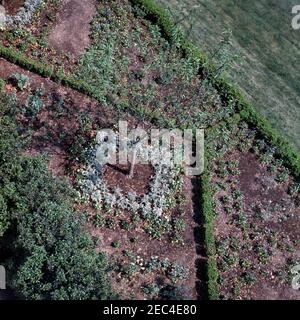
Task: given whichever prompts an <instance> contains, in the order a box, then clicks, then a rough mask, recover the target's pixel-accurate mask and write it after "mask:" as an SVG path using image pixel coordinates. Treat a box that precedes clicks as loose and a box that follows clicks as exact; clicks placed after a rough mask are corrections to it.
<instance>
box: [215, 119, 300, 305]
mask: <svg viewBox="0 0 300 320" xmlns="http://www.w3.org/2000/svg"><path fill="white" fill-rule="evenodd" d="M210 139H211V142H212V145H211V146H212V149H211V150H214V151H211V152H212V154H213V157H212V159H211V163H210V164H209V168H210V171H211V173H210V184H211V188H212V194H213V198H212V204H213V208H214V221H213V232H214V237H215V242H216V252H215V257H216V262H217V269H218V274H219V277H218V285H219V294H220V297H221V298H224V299H268V300H270V299H271V300H272V299H273V300H284V299H289V300H291V299H299V297H300V296H299V291H296V290H294V289H293V288H292V285H291V283H292V269H293V267H295V266H296V265H297V264H299V261H300V235H299V227H300V206H299V205H300V193H299V191H300V184H299V177H297V176H296V177H295V176H294V175H293V174H292V172H291V171H290V170H289V169H288V168H287V167H285V166H284V164H283V161H282V159H281V158H280V154H278V153H277V149H276V147H274V146H272V145H270V144H269V143H268V142H267V141H266V140H265V139H263V138H262V137H261V138H260V136H259V134H258V133H257V130H256V129H255V128H253V127H251V125H250V126H249V125H248V124H247V123H246V122H244V121H241V122H231V123H229V124H228V123H227V124H224V125H222V126H220V127H219V128H217V129H215V132H214V134H212V137H211V138H210Z"/></svg>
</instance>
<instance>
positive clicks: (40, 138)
mask: <svg viewBox="0 0 300 320" xmlns="http://www.w3.org/2000/svg"><path fill="white" fill-rule="evenodd" d="M13 73H22V74H25V75H27V76H28V77H29V78H30V91H28V90H27V91H23V92H20V91H16V89H15V88H14V87H13V86H12V85H11V84H8V85H7V86H6V90H7V91H11V92H16V93H17V96H18V98H19V100H20V101H21V102H22V103H25V101H26V99H27V97H28V95H29V94H30V92H32V91H34V90H35V89H37V88H40V87H41V86H43V87H44V89H45V92H46V94H45V97H44V98H43V102H44V104H45V108H43V109H42V110H41V112H40V113H39V114H38V116H37V119H36V120H35V122H34V124H33V125H34V127H33V130H34V134H33V141H32V145H31V147H30V148H29V149H28V150H27V152H29V153H30V154H37V153H47V154H48V155H49V156H50V163H49V165H50V168H51V169H52V170H53V172H54V173H55V174H57V175H64V174H65V173H66V170H67V171H68V170H69V169H70V168H69V167H68V166H69V163H68V161H67V159H66V157H67V154H66V149H67V148H68V147H70V146H71V145H72V143H73V141H74V139H76V134H77V130H78V122H77V118H76V115H78V114H79V113H85V114H86V115H90V116H91V117H93V118H94V119H95V122H98V123H99V124H101V123H103V121H104V122H105V123H106V124H107V123H108V121H107V119H111V118H112V117H111V114H110V115H109V114H108V113H107V112H106V111H105V110H104V109H103V108H102V107H101V106H100V105H99V103H98V102H96V101H95V100H93V99H90V98H88V97H86V96H84V95H82V94H80V93H78V92H77V91H74V90H71V89H69V88H66V87H63V86H59V85H58V84H56V83H54V82H53V81H51V80H49V79H45V78H42V77H40V76H38V75H36V74H33V73H31V72H28V71H25V70H23V69H21V68H19V67H18V66H16V65H14V64H11V63H9V62H7V61H6V60H4V59H0V77H2V78H3V79H6V80H8V83H9V79H10V77H11V76H12V74H13ZM58 98H60V99H63V100H64V102H65V104H64V110H62V113H63V114H62V115H60V116H57V115H56V114H55V110H52V109H51V106H52V104H53V101H54V100H56V99H58ZM24 124H25V125H26V122H24ZM93 131H95V130H93V128H91V134H92V133H93ZM62 133H64V136H63V137H62V135H61V134H62Z"/></svg>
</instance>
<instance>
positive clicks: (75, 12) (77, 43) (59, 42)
mask: <svg viewBox="0 0 300 320" xmlns="http://www.w3.org/2000/svg"><path fill="white" fill-rule="evenodd" d="M95 12H96V1H95V0H62V1H61V6H60V8H59V11H58V14H57V17H56V22H55V23H54V26H53V29H52V31H51V33H50V34H49V36H48V42H49V44H50V45H51V46H52V47H53V48H54V49H56V50H58V51H64V52H67V53H69V54H71V55H72V56H74V57H79V55H80V54H81V53H82V52H83V51H84V49H85V48H87V47H88V46H89V44H90V38H89V34H90V23H91V21H92V18H93V16H94V14H95Z"/></svg>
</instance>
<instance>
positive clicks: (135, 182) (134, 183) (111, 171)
mask: <svg viewBox="0 0 300 320" xmlns="http://www.w3.org/2000/svg"><path fill="white" fill-rule="evenodd" d="M104 170H105V171H104V179H105V181H106V182H107V184H108V185H109V186H110V187H111V188H114V187H115V186H118V187H119V188H120V189H121V190H122V191H123V192H125V193H129V192H135V193H136V194H138V195H143V194H145V193H146V192H147V191H148V189H149V181H150V179H151V177H152V175H153V173H154V170H153V167H152V166H151V165H143V164H136V165H135V168H134V177H133V178H130V177H129V176H128V170H129V166H121V165H107V166H106V167H105V169H104Z"/></svg>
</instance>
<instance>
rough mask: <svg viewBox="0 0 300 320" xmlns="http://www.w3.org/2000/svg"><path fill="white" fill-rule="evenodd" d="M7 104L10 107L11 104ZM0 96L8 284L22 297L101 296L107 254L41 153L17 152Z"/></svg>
mask: <svg viewBox="0 0 300 320" xmlns="http://www.w3.org/2000/svg"><path fill="white" fill-rule="evenodd" d="M11 107H12V108H11ZM14 109H15V108H14V100H13V99H12V98H8V97H1V101H0V124H1V125H0V176H1V179H0V208H1V215H0V217H1V218H0V234H1V235H3V237H2V238H1V246H3V247H5V248H6V249H7V250H8V252H10V257H9V258H8V259H7V260H6V261H1V263H2V264H4V265H5V266H6V267H7V274H8V284H9V286H10V287H12V288H13V289H15V290H16V292H17V293H18V294H20V296H21V297H22V298H26V299H106V298H108V296H109V295H110V286H109V281H108V279H107V275H106V269H107V264H106V259H105V256H103V255H102V254H97V253H96V251H95V246H94V243H93V242H92V241H91V239H90V238H89V237H88V236H87V235H86V234H85V232H84V230H83V224H84V222H85V219H84V217H83V215H81V214H79V213H78V212H74V211H73V210H72V207H71V200H70V198H71V196H72V195H73V192H72V191H71V190H70V189H69V187H68V186H67V185H66V183H64V182H62V181H59V180H56V179H55V178H53V177H52V176H51V174H50V173H49V172H48V168H47V164H46V163H45V161H44V159H43V158H41V157H31V156H25V155H22V153H21V152H20V150H21V147H22V146H23V138H24V137H22V136H21V135H20V133H19V132H18V127H17V125H16V123H15V120H14V115H13V114H12V110H14Z"/></svg>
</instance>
